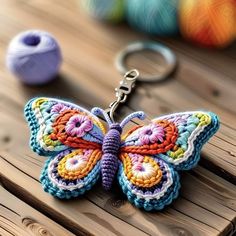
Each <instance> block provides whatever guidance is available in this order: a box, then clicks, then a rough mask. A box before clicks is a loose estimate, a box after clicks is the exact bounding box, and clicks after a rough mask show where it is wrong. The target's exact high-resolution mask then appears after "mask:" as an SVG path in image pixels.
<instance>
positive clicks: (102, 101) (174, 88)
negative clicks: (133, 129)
mask: <svg viewBox="0 0 236 236" xmlns="http://www.w3.org/2000/svg"><path fill="white" fill-rule="evenodd" d="M31 28H39V29H43V30H46V31H49V32H51V33H52V34H54V35H55V36H56V38H57V39H58V41H59V43H60V45H61V48H62V52H63V56H64V63H63V66H62V68H61V72H60V75H59V78H58V79H57V80H56V81H55V82H53V83H50V84H48V85H45V86H42V87H28V86H25V85H22V84H21V83H20V82H18V81H17V80H16V79H15V78H14V77H13V76H12V75H10V73H9V72H8V71H7V70H6V68H5V52H6V48H7V44H8V42H9V40H10V39H11V38H12V37H13V36H14V35H15V34H17V33H18V32H20V31H22V30H26V29H31ZM140 39H147V36H145V35H141V34H138V33H135V32H134V31H132V30H131V29H130V28H128V27H127V26H125V25H121V26H111V25H105V24H101V23H99V22H96V21H94V20H92V19H90V18H89V17H88V16H86V15H85V14H84V13H83V12H82V10H80V9H79V7H78V2H76V1H72V0H71V1H63V0H50V1H49V0H48V1H40V0H2V1H1V6H0V55H1V56H0V62H1V63H0V66H1V70H0V78H1V85H0V107H1V110H0V113H1V116H0V117H1V119H0V144H1V146H0V181H1V185H0V203H1V207H0V235H4V236H5V235H20V236H24V235H57V236H61V235H107V236H108V235H109V236H110V235H120V236H121V235H125V236H132V235H134V236H138V235H165V236H167V235H198V236H199V235H206V236H209V235H231V234H233V232H234V231H235V224H236V187H235V185H234V184H236V149H235V146H236V139H235V138H236V128H235V127H236V121H235V113H236V102H235V101H236V93H235V85H236V83H235V78H236V69H235V68H236V44H234V45H232V46H231V47H229V48H228V49H225V50H221V51H220V50H218V51H217V50H212V51H211V50H206V49H200V48H197V47H194V46H191V45H190V44H188V43H186V42H184V41H183V40H182V39H178V38H177V39H158V40H161V42H164V43H165V44H166V45H167V46H169V47H170V48H171V49H173V50H174V52H175V53H176V55H177V57H178V61H179V66H178V69H177V71H176V72H175V73H174V75H172V76H171V78H170V80H168V81H167V82H166V83H162V84H151V85H150V84H142V85H140V86H138V87H137V89H136V90H135V94H133V95H132V96H131V98H130V99H129V102H128V103H127V104H126V105H124V106H123V107H122V108H121V109H120V110H119V117H123V116H125V115H126V114H128V113H129V112H130V111H133V110H144V111H145V112H147V114H148V115H149V116H152V117H153V116H157V115H160V114H162V113H169V112H176V111H185V110H194V109H199V108H203V109H207V110H212V111H213V112H215V113H217V114H218V115H219V116H220V118H221V128H220V130H219V132H218V133H217V134H216V135H215V136H214V137H213V138H212V139H211V140H210V142H209V143H208V144H207V145H205V147H204V148H203V151H202V159H201V162H200V164H199V165H198V167H196V168H195V169H194V170H192V171H189V172H186V173H183V174H182V175H181V179H182V188H181V194H180V197H179V199H178V200H177V201H175V202H174V204H172V205H171V206H170V207H167V208H166V209H165V210H164V211H162V212H157V213H147V212H144V211H142V210H137V209H136V208H135V207H133V206H132V205H130V204H129V202H127V200H126V199H125V197H124V196H123V195H122V193H121V191H120V190H119V189H118V187H117V188H116V187H115V189H114V190H113V191H111V192H110V193H108V192H105V191H103V190H102V189H101V186H100V185H99V184H98V185H97V186H96V187H95V188H94V189H93V190H92V191H90V192H89V193H88V194H86V196H84V197H82V198H80V199H74V200H70V201H62V200H58V199H55V198H53V197H52V196H50V195H49V194H47V193H45V192H44V191H43V190H42V188H41V185H40V183H39V175H40V170H41V168H42V166H43V163H44V161H45V159H44V158H43V157H39V156H37V155H36V154H35V153H33V152H32V151H31V150H30V148H29V146H28V139H29V129H28V127H27V124H26V122H25V120H24V117H23V106H24V104H25V102H26V101H27V100H28V99H30V98H31V97H33V96H39V95H44V96H56V97H58V96H60V97H64V98H68V99H70V100H71V99H72V100H73V101H74V102H76V103H78V104H81V105H83V106H85V107H87V108H91V107H93V106H95V105H96V106H101V107H104V108H105V107H107V105H108V104H109V103H110V102H111V101H113V99H114V87H116V86H117V85H118V82H119V80H120V79H121V77H120V75H118V73H117V71H116V69H115V68H114V66H113V60H114V57H115V55H116V53H117V52H118V51H119V50H120V49H121V48H123V47H124V46H125V45H126V44H127V43H128V42H130V41H133V40H140ZM154 39H155V40H156V39H157V38H154ZM154 57H156V56H154V55H153V54H150V53H146V54H143V55H142V56H141V55H137V57H135V58H133V59H132V60H130V65H132V66H135V67H137V68H141V71H145V70H146V71H151V70H152V71H151V72H154V70H155V69H156V68H157V67H156V66H157V62H153V60H152V59H155V58H154ZM156 59H157V60H158V58H156ZM149 68H150V69H149Z"/></svg>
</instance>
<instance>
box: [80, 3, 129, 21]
mask: <svg viewBox="0 0 236 236" xmlns="http://www.w3.org/2000/svg"><path fill="white" fill-rule="evenodd" d="M81 4H82V6H83V8H84V9H85V10H86V11H87V12H88V13H89V14H90V15H91V16H92V17H94V18H96V19H98V20H103V21H108V22H112V23H118V22H120V21H122V20H123V19H124V12H125V11H124V0H108V1H107V0H82V1H81Z"/></svg>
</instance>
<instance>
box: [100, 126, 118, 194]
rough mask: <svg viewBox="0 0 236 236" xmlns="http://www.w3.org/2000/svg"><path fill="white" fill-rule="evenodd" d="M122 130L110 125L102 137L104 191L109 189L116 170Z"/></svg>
mask: <svg viewBox="0 0 236 236" xmlns="http://www.w3.org/2000/svg"><path fill="white" fill-rule="evenodd" d="M121 132H122V128H121V127H120V125H119V124H112V125H111V126H110V128H109V131H108V132H107V134H106V135H105V137H104V140H103V144H102V151H103V155H102V161H101V162H102V163H101V172H102V184H103V187H104V189H106V190H109V189H110V188H111V185H112V182H113V179H114V177H115V175H116V172H117V169H118V154H119V150H120V142H121V137H120V136H121Z"/></svg>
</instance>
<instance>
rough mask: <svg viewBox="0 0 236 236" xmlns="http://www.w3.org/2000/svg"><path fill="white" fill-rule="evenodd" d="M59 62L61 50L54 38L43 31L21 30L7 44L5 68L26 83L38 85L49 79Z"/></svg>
mask: <svg viewBox="0 0 236 236" xmlns="http://www.w3.org/2000/svg"><path fill="white" fill-rule="evenodd" d="M61 62H62V56H61V50H60V47H59V45H58V43H57V41H56V39H55V38H54V37H53V36H52V35H51V34H49V33H47V32H44V31H39V30H29V31H25V32H22V33H20V34H18V35H16V36H15V37H14V38H13V39H12V40H11V42H10V44H9V46H8V50H7V56H6V65H7V68H8V69H9V70H10V71H11V72H12V73H13V74H14V75H15V76H16V77H18V78H19V79H20V80H21V81H22V82H24V83H26V84H30V85H40V84H45V83H47V82H49V81H51V80H52V79H53V78H55V76H56V74H57V73H58V70H59V67H60V65H61Z"/></svg>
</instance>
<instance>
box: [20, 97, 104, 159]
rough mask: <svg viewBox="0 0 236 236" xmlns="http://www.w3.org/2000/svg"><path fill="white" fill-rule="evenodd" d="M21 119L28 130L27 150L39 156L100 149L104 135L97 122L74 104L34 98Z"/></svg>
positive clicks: (27, 105) (100, 125)
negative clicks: (72, 149)
mask: <svg viewBox="0 0 236 236" xmlns="http://www.w3.org/2000/svg"><path fill="white" fill-rule="evenodd" d="M25 117H26V119H27V121H28V123H29V126H30V128H31V140H30V145H31V148H32V149H33V150H34V151H35V152H37V153H38V154H39V155H43V156H53V155H55V154H57V153H59V152H61V151H63V150H66V149H68V148H92V149H96V148H99V147H101V145H102V141H103V137H104V132H105V131H104V127H103V126H102V124H101V122H100V121H99V119H98V118H97V117H96V116H94V115H93V114H92V113H90V112H89V111H87V110H85V109H84V108H82V107H79V106H77V105H75V104H72V103H69V102H66V101H63V100H59V99H54V98H44V97H41V98H34V99H32V100H30V101H29V102H28V103H27V104H26V106H25ZM78 125H80V126H78Z"/></svg>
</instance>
